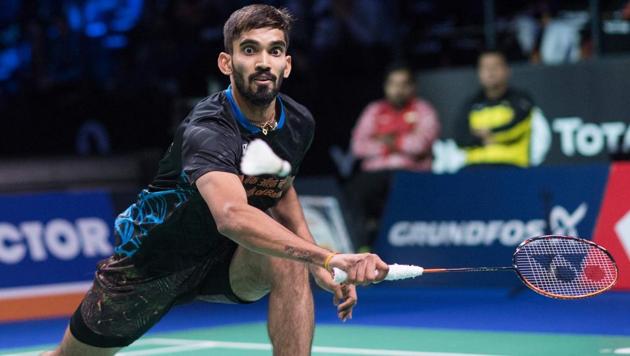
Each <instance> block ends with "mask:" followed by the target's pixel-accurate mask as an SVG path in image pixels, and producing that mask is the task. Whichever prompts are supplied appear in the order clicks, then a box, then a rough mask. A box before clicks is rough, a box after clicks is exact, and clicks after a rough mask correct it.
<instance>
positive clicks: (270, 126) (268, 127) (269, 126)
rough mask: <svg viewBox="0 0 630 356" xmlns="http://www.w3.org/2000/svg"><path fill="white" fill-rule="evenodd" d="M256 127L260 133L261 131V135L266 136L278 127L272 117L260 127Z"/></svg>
mask: <svg viewBox="0 0 630 356" xmlns="http://www.w3.org/2000/svg"><path fill="white" fill-rule="evenodd" d="M274 116H275V115H274ZM256 126H258V127H259V128H260V131H262V133H263V135H265V136H267V133H269V131H273V130H275V129H276V127H278V122H277V121H276V118H275V117H272V118H271V119H269V121H267V122H265V123H264V124H262V125H258V124H256Z"/></svg>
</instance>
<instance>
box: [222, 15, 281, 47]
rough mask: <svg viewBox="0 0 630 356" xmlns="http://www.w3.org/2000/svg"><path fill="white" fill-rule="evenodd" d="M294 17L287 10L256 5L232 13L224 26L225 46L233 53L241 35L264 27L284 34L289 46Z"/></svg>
mask: <svg viewBox="0 0 630 356" xmlns="http://www.w3.org/2000/svg"><path fill="white" fill-rule="evenodd" d="M292 23H293V16H291V14H290V13H289V11H288V10H287V9H278V8H275V7H273V6H270V5H263V4H254V5H248V6H245V7H242V8H240V9H238V10H236V11H234V12H233V13H232V15H230V18H229V19H228V20H227V21H226V22H225V25H223V46H224V47H225V51H226V52H228V53H232V51H233V50H234V49H233V48H232V42H234V40H235V39H236V38H238V36H240V35H241V33H243V32H246V31H249V30H253V29H257V28H263V27H271V28H277V29H280V30H282V31H283V32H284V41H285V42H286V43H287V47H288V46H289V33H290V32H291V24H292Z"/></svg>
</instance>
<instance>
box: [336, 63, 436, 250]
mask: <svg viewBox="0 0 630 356" xmlns="http://www.w3.org/2000/svg"><path fill="white" fill-rule="evenodd" d="M384 90H385V99H382V100H378V101H375V102H372V103H370V104H368V106H367V107H366V108H365V110H364V111H363V113H362V114H361V117H360V118H359V120H358V122H357V124H356V126H355V128H354V130H353V133H352V141H351V148H352V152H353V154H354V155H355V156H356V157H357V158H360V159H362V163H361V170H362V172H361V173H360V174H359V175H358V176H357V177H355V178H354V179H353V180H352V181H351V182H350V183H349V188H348V189H349V192H348V193H349V194H348V197H349V203H350V204H351V206H352V211H353V212H354V213H355V214H356V219H357V222H358V224H357V225H358V228H359V229H360V230H361V231H359V232H358V233H357V235H358V236H357V239H358V240H359V241H358V242H359V246H370V245H371V244H372V242H373V241H374V237H375V236H374V235H375V234H376V227H377V226H378V219H379V218H380V216H381V213H382V208H383V205H384V202H385V199H386V197H387V193H388V191H389V184H390V178H391V172H392V171H393V170H399V169H404V170H412V171H428V170H430V169H431V160H432V156H431V147H432V145H433V142H434V141H435V140H436V139H437V137H438V135H439V132H440V123H439V121H438V118H437V114H436V112H435V110H434V109H433V107H432V106H431V104H429V103H428V102H427V101H425V100H422V99H420V98H417V97H416V96H415V93H416V86H415V78H414V74H413V72H412V71H411V69H410V68H409V67H406V66H404V65H396V66H392V67H391V68H390V69H389V70H388V71H387V74H386V77H385V85H384Z"/></svg>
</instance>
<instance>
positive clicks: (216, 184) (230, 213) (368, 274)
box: [195, 171, 388, 283]
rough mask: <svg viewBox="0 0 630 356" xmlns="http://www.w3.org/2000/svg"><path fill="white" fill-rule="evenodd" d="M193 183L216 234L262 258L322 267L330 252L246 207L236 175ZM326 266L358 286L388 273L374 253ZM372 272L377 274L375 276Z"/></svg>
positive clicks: (216, 175)
mask: <svg viewBox="0 0 630 356" xmlns="http://www.w3.org/2000/svg"><path fill="white" fill-rule="evenodd" d="M195 184H196V186H197V189H198V190H199V192H200V193H201V196H202V197H203V199H204V200H205V201H206V204H207V205H208V207H209V208H210V212H211V214H212V216H213V218H214V220H215V222H216V224H217V228H218V230H219V232H220V233H221V234H223V235H225V236H227V237H228V238H230V239H232V240H233V241H235V242H236V243H238V244H239V245H242V246H243V247H245V248H247V249H249V250H252V251H255V252H258V253H261V254H264V255H270V256H277V257H283V258H290V259H293V260H298V261H302V262H306V263H311V264H315V265H318V266H322V267H323V266H324V261H325V260H326V258H327V257H328V256H330V251H328V250H326V249H324V248H321V247H319V246H317V245H315V244H313V243H310V242H308V241H306V240H304V239H302V238H300V237H298V236H297V235H295V234H294V233H292V232H291V231H289V230H288V229H287V228H285V227H284V226H282V225H280V224H279V223H277V222H276V221H275V220H274V219H272V218H271V217H270V216H268V215H267V214H265V213H264V212H262V211H261V210H259V209H257V208H255V207H253V206H251V205H249V204H248V203H247V195H246V193H245V189H244V188H243V186H242V183H241V181H240V179H239V178H238V176H236V175H235V174H232V173H226V172H219V171H213V172H209V173H206V174H204V175H202V176H201V177H199V179H197V181H196V182H195ZM329 266H330V267H338V268H341V269H342V270H345V271H347V272H348V275H349V276H350V277H351V278H350V282H357V283H370V282H373V281H378V280H382V279H383V278H385V275H387V270H388V267H387V265H386V264H385V263H384V262H383V261H381V259H380V258H378V256H376V255H373V254H344V255H336V256H335V257H334V258H332V259H331V260H330V263H329ZM374 271H378V273H377V274H374Z"/></svg>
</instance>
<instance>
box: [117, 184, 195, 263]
mask: <svg viewBox="0 0 630 356" xmlns="http://www.w3.org/2000/svg"><path fill="white" fill-rule="evenodd" d="M188 198H189V196H188V192H186V191H181V190H176V189H171V190H165V191H160V192H149V191H148V190H143V191H142V192H141V193H140V195H139V196H138V200H137V201H136V202H135V203H134V204H132V205H131V206H130V207H129V208H127V210H125V211H124V212H122V213H121V214H120V215H118V217H117V218H116V221H115V223H114V227H115V229H116V234H117V235H118V236H119V237H120V242H119V244H118V245H117V246H116V247H115V248H114V252H115V253H117V254H119V255H125V256H133V255H134V254H135V253H136V252H137V251H138V249H139V248H140V246H141V245H142V241H143V240H144V239H145V238H146V237H147V235H148V234H149V231H151V229H153V228H154V227H155V226H157V225H159V224H162V223H164V221H165V220H166V218H167V217H168V216H169V215H170V214H171V213H172V212H173V211H174V210H175V209H177V208H178V207H180V206H181V205H182V204H184V203H185V202H186V201H188Z"/></svg>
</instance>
